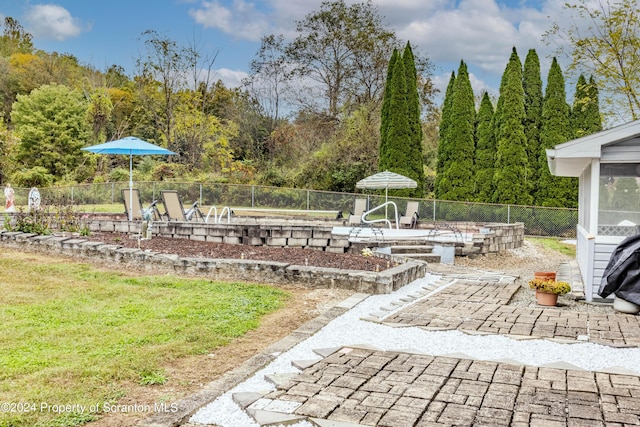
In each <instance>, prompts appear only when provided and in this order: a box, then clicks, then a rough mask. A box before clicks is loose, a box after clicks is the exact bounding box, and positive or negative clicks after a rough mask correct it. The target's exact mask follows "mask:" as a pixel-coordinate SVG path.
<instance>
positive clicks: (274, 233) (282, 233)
mask: <svg viewBox="0 0 640 427" xmlns="http://www.w3.org/2000/svg"><path fill="white" fill-rule="evenodd" d="M289 237H291V230H278V229H274V230H271V238H274V239H277V238H285V239H286V238H289Z"/></svg>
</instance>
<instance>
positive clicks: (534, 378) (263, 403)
mask: <svg viewBox="0 0 640 427" xmlns="http://www.w3.org/2000/svg"><path fill="white" fill-rule="evenodd" d="M243 397H244V396H242V395H239V396H237V400H238V401H243V402H244V406H245V409H246V410H247V412H249V413H250V414H254V415H257V417H256V420H257V421H259V423H260V424H264V423H265V422H266V420H268V419H270V418H269V416H268V412H269V411H264V410H262V409H264V408H267V409H268V408H270V407H271V408H274V407H279V408H287V409H286V410H285V411H284V412H281V415H283V416H284V414H288V415H289V416H290V417H291V419H297V418H298V417H302V416H303V417H308V419H310V420H311V421H312V422H315V423H317V424H318V425H330V424H323V420H324V421H328V422H340V423H346V424H339V425H341V426H347V425H377V426H388V427H398V426H416V427H426V426H442V425H456V426H465V425H469V426H471V425H473V426H478V425H485V426H529V425H540V426H543V425H544V426H549V425H562V426H565V425H581V426H585V425H589V426H591V425H598V426H603V425H605V424H606V425H607V426H622V425H638V424H640V377H638V376H635V375H624V374H612V373H601V372H587V371H578V370H567V369H559V368H547V367H533V366H523V365H517V364H509V363H502V362H491V361H478V360H469V359H463V358H454V357H442V356H429V355H424V354H412V353H405V352H394V351H381V350H376V349H370V348H353V347H343V348H341V349H338V350H337V351H335V352H333V353H332V354H330V355H329V356H327V357H325V358H324V359H323V360H321V361H320V362H317V363H316V364H314V365H313V366H311V367H309V368H307V369H304V370H303V371H302V372H301V373H300V374H298V375H296V376H295V377H293V378H291V379H289V380H287V381H285V382H283V383H281V384H278V386H277V389H276V390H275V391H273V392H271V393H269V394H267V395H265V396H263V397H259V398H257V396H256V398H255V399H253V401H251V400H249V401H247V400H244V399H243ZM258 408H262V409H261V410H262V412H258ZM333 425H336V424H333Z"/></svg>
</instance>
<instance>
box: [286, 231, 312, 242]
mask: <svg viewBox="0 0 640 427" xmlns="http://www.w3.org/2000/svg"><path fill="white" fill-rule="evenodd" d="M312 236H313V231H312V230H311V229H310V228H309V229H300V230H292V231H291V237H292V238H294V239H305V240H306V239H310V238H311V237H312Z"/></svg>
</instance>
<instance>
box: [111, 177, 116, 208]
mask: <svg viewBox="0 0 640 427" xmlns="http://www.w3.org/2000/svg"><path fill="white" fill-rule="evenodd" d="M115 202H116V183H115V182H112V183H111V204H112V205H113V204H114V203H115Z"/></svg>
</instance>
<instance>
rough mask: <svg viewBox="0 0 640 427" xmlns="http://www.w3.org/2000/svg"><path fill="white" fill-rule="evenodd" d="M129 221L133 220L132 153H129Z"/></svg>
mask: <svg viewBox="0 0 640 427" xmlns="http://www.w3.org/2000/svg"><path fill="white" fill-rule="evenodd" d="M129 221H133V154H132V153H129Z"/></svg>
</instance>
